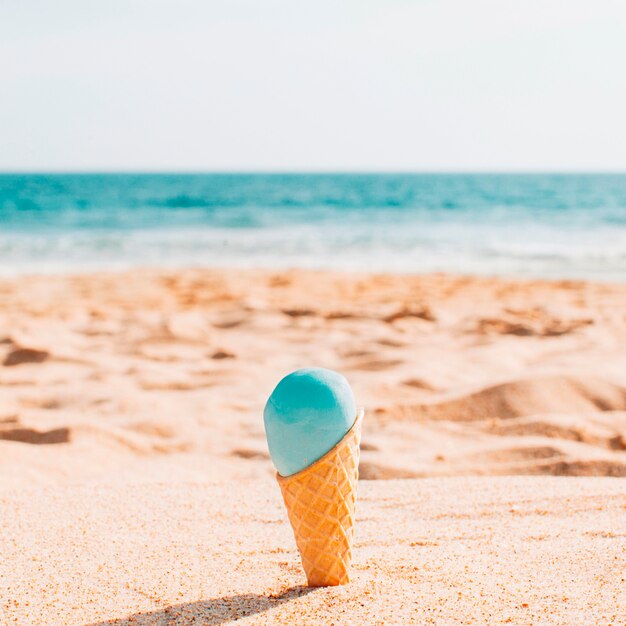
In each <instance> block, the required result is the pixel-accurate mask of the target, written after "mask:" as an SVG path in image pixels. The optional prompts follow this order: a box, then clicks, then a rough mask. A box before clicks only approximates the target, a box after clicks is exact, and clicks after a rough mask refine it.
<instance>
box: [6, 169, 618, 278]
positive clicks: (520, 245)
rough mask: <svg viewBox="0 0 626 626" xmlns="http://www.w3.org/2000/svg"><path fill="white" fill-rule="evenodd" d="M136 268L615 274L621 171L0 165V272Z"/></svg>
mask: <svg viewBox="0 0 626 626" xmlns="http://www.w3.org/2000/svg"><path fill="white" fill-rule="evenodd" d="M133 266H162V267H163V266H165V267H183V266H209V267H216V266H217V267H270V268H286V267H307V268H330V269H347V270H364V271H392V272H411V273H414V272H417V273H421V272H434V271H445V272H456V273H464V274H484V275H512V276H529V277H548V278H561V277H564V278H593V279H598V280H609V281H611V280H617V281H624V280H626V175H617V174H615V175H609V174H606V175H599V174H587V175H556V174H554V175H546V174H541V175H538V174H537V175H530V174H528V175H521V174H494V175H488V174H358V175H356V174H355V175H352V174H184V175H182V174H180V175H179V174H80V175H77V174H62V175H61V174H59V175H43V174H37V175H36V174H19V175H18V174H2V175H0V272H2V273H3V274H16V273H24V272H28V273H31V272H82V271H89V270H93V269H123V268H127V267H133Z"/></svg>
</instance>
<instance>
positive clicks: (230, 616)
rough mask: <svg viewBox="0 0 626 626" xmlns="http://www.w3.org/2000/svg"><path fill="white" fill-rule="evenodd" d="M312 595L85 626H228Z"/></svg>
mask: <svg viewBox="0 0 626 626" xmlns="http://www.w3.org/2000/svg"><path fill="white" fill-rule="evenodd" d="M311 591H315V589H314V588H312V587H302V586H298V587H290V588H289V589H286V590H285V591H282V592H280V593H277V594H271V595H258V594H255V593H244V594H241V595H235V596H224V597H222V598H211V599H208V600H200V601H198V602H187V603H184V604H174V605H172V606H168V607H165V608H164V609H160V610H158V611H149V612H146V613H134V614H133V615H129V616H128V617H120V618H118V619H113V620H107V621H104V622H94V623H92V624H89V625H88V626H125V625H126V624H133V626H157V625H158V626H164V625H166V624H167V625H168V626H174V625H179V624H202V625H203V626H204V625H205V624H206V625H207V626H208V625H210V624H211V625H215V624H228V623H229V622H233V621H236V620H238V619H240V618H242V617H247V616H249V615H256V614H257V613H263V612H264V611H269V609H271V608H273V607H275V606H278V605H279V604H283V603H285V602H289V601H291V600H294V599H296V598H300V597H301V596H304V595H306V594H308V593H310V592H311Z"/></svg>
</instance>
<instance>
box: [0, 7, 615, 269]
mask: <svg viewBox="0 0 626 626" xmlns="http://www.w3.org/2000/svg"><path fill="white" fill-rule="evenodd" d="M625 34H626V8H625V7H624V5H623V4H622V3H620V2H613V1H611V0H599V1H598V2H594V3H589V2H586V1H582V0H574V1H571V2H567V3H564V2H560V1H556V0H542V1H531V2H527V3H524V4H519V3H513V2H506V3H503V2H497V1H495V0H478V1H476V2H472V3H467V2H462V1H460V0H443V1H440V2H434V1H430V0H420V1H418V2H409V1H405V0H392V1H391V2H384V3H383V2H378V1H372V0H366V1H364V0H361V1H359V2H356V1H352V0H350V1H347V2H342V3H340V4H339V5H337V3H332V2H330V1H328V0H322V1H321V2H317V3H315V4H314V5H305V4H302V3H293V2H286V1H285V0H269V1H268V2H264V3H262V4H259V3H258V2H253V1H251V0H229V1H225V0H212V1H210V2H199V1H197V0H181V1H180V2H177V3H175V4H174V3H172V2H166V1H163V0H151V1H148V0H128V1H124V2H122V1H112V2H107V3H100V2H78V1H77V0H68V1H67V2H64V3H62V5H59V4H57V3H52V2H45V1H43V0H27V1H21V2H17V1H16V0H4V1H3V2H2V3H0V81H1V83H2V86H3V89H2V91H3V95H2V98H0V138H1V149H0V171H2V172H4V173H3V174H2V175H0V271H1V272H2V273H4V274H15V273H18V272H19V273H21V272H58V271H62V272H65V271H84V270H93V269H107V268H112V269H122V268H128V267H133V266H138V265H139V266H144V265H159V266H168V267H181V266H230V267H272V268H284V267H307V268H327V269H328V268H338V269H360V268H363V269H369V270H377V271H393V272H432V271H446V272H456V273H459V272H460V273H478V274H507V275H526V276H546V277H578V278H594V279H599V280H611V281H614V280H618V281H622V280H623V279H624V278H625V277H626V177H625V176H624V174H623V172H624V169H625V167H626V148H625V146H626V125H625V124H624V123H623V111H624V110H626V82H625V81H624V80H621V78H620V77H621V76H622V74H623V68H622V64H623V59H624V58H626V36H625Z"/></svg>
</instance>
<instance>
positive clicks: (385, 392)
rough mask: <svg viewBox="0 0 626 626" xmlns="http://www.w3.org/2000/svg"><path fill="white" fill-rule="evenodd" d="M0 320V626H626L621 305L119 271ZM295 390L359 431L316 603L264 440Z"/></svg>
mask: <svg viewBox="0 0 626 626" xmlns="http://www.w3.org/2000/svg"><path fill="white" fill-rule="evenodd" d="M0 301H1V302H2V307H1V308H0V363H2V365H1V366H0V477H1V478H0V502H1V503H2V512H3V515H2V524H1V525H0V535H1V541H2V545H3V546H4V549H5V553H4V558H3V559H2V562H0V590H1V594H0V597H1V602H0V623H16V624H49V625H52V624H65V625H70V624H126V623H129V624H130V623H139V624H170V623H175V624H187V623H206V624H222V623H227V622H229V621H231V620H233V619H235V618H236V617H244V616H245V619H244V620H242V621H243V623H284V622H286V621H291V622H293V623H335V624H351V623H363V624H370V623H371V624H383V623H439V624H440V623H517V624H528V623H552V624H565V623H567V624H624V623H626V609H625V607H626V598H625V597H624V588H625V586H626V585H625V583H624V572H625V571H626V481H624V477H626V286H624V285H620V284H614V285H611V284H600V283H588V282H582V281H556V282H549V281H532V280H525V281H523V280H509V279H492V278H469V277H455V276H448V275H428V276H400V275H368V274H341V273H330V272H313V271H304V270H297V271H296V270H294V271H280V272H278V271H275V272H274V271H261V270H258V271H242V270H229V271H218V270H181V271H164V270H133V271H129V272H126V273H119V274H118V273H110V274H107V273H101V274H85V275H76V276H60V275H59V276H30V277H21V278H15V279H3V280H0ZM309 365H319V366H323V367H328V368H331V369H334V370H337V371H340V372H342V373H343V374H345V376H346V377H347V378H348V379H349V381H350V383H351V384H352V386H353V388H354V391H355V394H356V397H357V399H358V401H359V403H360V404H362V405H363V406H364V407H365V412H366V419H365V422H364V428H363V441H362V463H361V466H360V472H361V477H362V479H363V480H362V481H361V483H360V500H359V506H358V524H357V548H356V552H355V569H354V580H353V582H352V583H351V584H350V585H349V586H347V587H345V588H338V589H322V590H315V591H311V592H309V590H306V589H305V588H303V587H302V585H303V584H304V582H305V579H304V576H303V574H302V571H301V569H300V566H299V559H298V555H297V552H296V550H295V545H294V542H293V537H292V536H291V530H290V528H289V525H288V522H287V519H286V515H285V513H284V510H283V508H282V502H281V499H280V493H279V490H278V487H277V486H276V484H275V482H274V479H273V468H272V465H271V462H270V460H269V457H268V453H267V446H266V443H265V436H264V431H263V422H262V410H263V405H264V403H265V400H266V398H267V396H268V395H269V393H270V392H271V391H272V389H273V387H274V385H275V384H276V382H277V381H278V380H279V379H280V378H281V377H282V376H283V375H285V374H286V373H288V372H289V371H291V370H293V369H296V368H299V367H304V366H309ZM193 618H195V620H196V621H195V622H194V621H193Z"/></svg>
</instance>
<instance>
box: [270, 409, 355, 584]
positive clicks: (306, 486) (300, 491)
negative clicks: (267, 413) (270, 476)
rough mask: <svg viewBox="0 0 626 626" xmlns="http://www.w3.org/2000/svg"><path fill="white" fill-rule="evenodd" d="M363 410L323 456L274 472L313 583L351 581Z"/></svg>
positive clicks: (310, 582)
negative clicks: (291, 471) (283, 473)
mask: <svg viewBox="0 0 626 626" xmlns="http://www.w3.org/2000/svg"><path fill="white" fill-rule="evenodd" d="M362 420H363V410H360V411H359V414H358V415H357V418H356V420H355V422H354V425H353V426H352V428H351V429H350V430H349V431H348V433H347V434H346V435H345V437H344V438H343V439H342V440H341V441H340V442H339V443H338V444H337V445H336V446H335V447H334V448H333V449H332V450H330V451H329V452H327V453H326V454H325V455H324V456H323V457H322V458H321V459H319V460H317V461H315V463H313V464H312V465H310V466H309V467H307V468H305V469H303V470H302V471H300V472H298V473H296V474H293V475H291V476H280V474H277V475H276V478H277V480H278V484H279V485H280V489H281V491H282V494H283V500H284V501H285V506H286V507H287V513H288V515H289V521H290V522H291V527H292V528H293V534H294V536H295V538H296V544H297V546H298V550H299V551H300V556H301V558H302V565H303V567H304V571H305V573H306V577H307V580H308V583H309V585H310V586H311V587H325V586H330V585H344V584H346V583H347V582H349V581H350V562H351V560H352V540H353V537H354V511H355V505H356V485H357V481H358V478H359V446H360V443H361V423H362Z"/></svg>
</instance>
